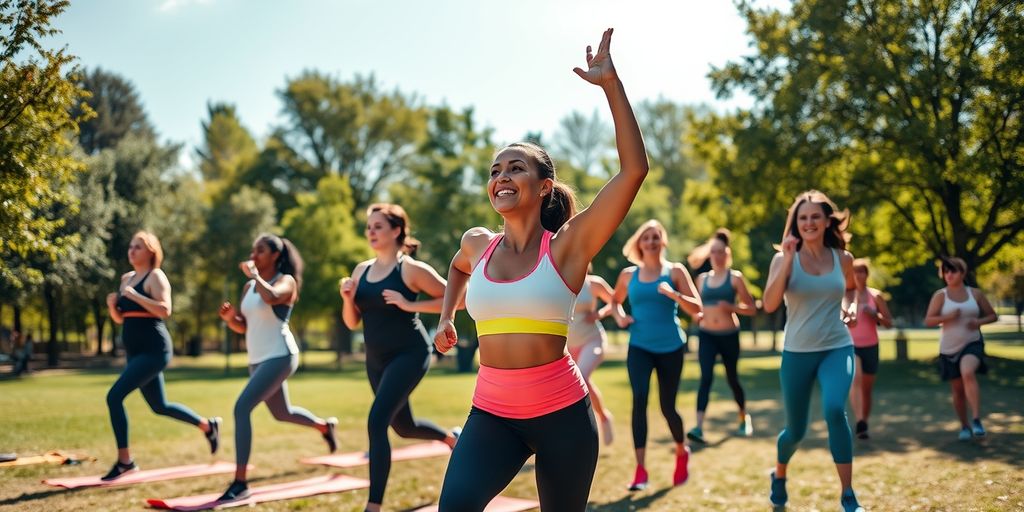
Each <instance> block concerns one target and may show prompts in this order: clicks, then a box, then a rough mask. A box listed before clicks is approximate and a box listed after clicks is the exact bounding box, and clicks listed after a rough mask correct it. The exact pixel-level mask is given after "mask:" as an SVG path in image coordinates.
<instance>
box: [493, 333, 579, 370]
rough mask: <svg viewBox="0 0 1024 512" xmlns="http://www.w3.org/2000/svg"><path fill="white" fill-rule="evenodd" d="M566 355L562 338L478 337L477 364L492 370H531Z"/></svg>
mask: <svg viewBox="0 0 1024 512" xmlns="http://www.w3.org/2000/svg"><path fill="white" fill-rule="evenodd" d="M567 354H568V352H567V351H566V349H565V336H556V335H554V334H525V333H509V334H490V335H487V336H481V337H480V364H482V365H485V366H490V367H492V368H503V369H515V368H532V367H534V366H541V365H544V364H548V363H550V362H553V361H557V360H559V359H561V358H563V357H565V356H566V355H567Z"/></svg>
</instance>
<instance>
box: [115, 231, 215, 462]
mask: <svg viewBox="0 0 1024 512" xmlns="http://www.w3.org/2000/svg"><path fill="white" fill-rule="evenodd" d="M128 261H129V262H130V263H131V264H132V267H134V268H135V270H134V271H133V272H128V273H126V274H125V275H123V276H121V287H120V291H119V292H118V293H111V294H110V295H108V296H107V306H108V307H109V309H110V318H111V319H112V320H113V321H114V322H115V323H118V324H123V325H124V328H123V330H122V331H121V339H122V341H123V342H124V348H125V352H127V355H128V360H127V364H126V365H125V367H124V371H122V372H121V375H120V376H119V377H118V378H117V381H116V382H114V385H113V386H111V388H110V391H109V392H108V393H107V408H108V409H109V411H110V424H111V426H112V427H113V429H114V438H115V439H116V440H117V462H116V463H115V464H114V467H112V468H111V469H110V472H108V473H107V474H106V475H105V476H104V477H103V480H114V479H116V478H118V477H120V476H121V475H123V474H125V473H129V472H132V471H138V469H139V468H138V466H136V465H135V461H134V460H132V456H131V453H130V452H129V450H128V416H127V415H126V414H125V410H124V403H123V402H124V399H125V397H127V396H128V394H130V393H131V392H132V391H135V390H136V389H138V390H139V391H141V392H142V396H143V397H144V398H145V399H146V403H148V404H149V407H150V408H151V409H153V412H155V413H157V414H159V415H161V416H168V417H171V418H174V419H176V420H178V421H183V422H185V423H189V424H192V425H195V426H197V427H199V429H200V430H202V431H203V434H204V435H205V436H206V440H207V441H208V442H209V443H210V453H216V452H217V445H218V441H219V439H218V438H219V430H220V429H219V428H218V427H219V425H220V418H201V417H199V415H197V414H196V413H195V412H193V411H192V410H191V409H189V408H188V407H185V406H184V405H181V404H176V403H169V402H167V397H166V394H165V392H164V374H163V370H164V368H166V367H167V364H168V363H170V361H171V354H172V350H171V335H170V334H169V333H168V332H167V326H166V325H165V324H164V319H166V318H167V317H169V316H170V315H171V285H170V283H169V282H168V281H167V276H165V275H164V272H163V271H162V270H160V264H161V262H162V261H163V250H162V249H161V247H160V240H158V239H157V238H156V236H155V235H153V234H152V233H148V232H145V231H140V232H138V233H136V234H135V236H134V237H132V241H131V244H130V245H129V247H128ZM147 285H148V286H147Z"/></svg>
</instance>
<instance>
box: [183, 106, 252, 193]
mask: <svg viewBox="0 0 1024 512" xmlns="http://www.w3.org/2000/svg"><path fill="white" fill-rule="evenodd" d="M206 110H207V112H208V115H209V119H208V120H206V121H203V123H202V127H203V146H202V147H200V148H197V149H196V155H197V156H198V157H199V172H200V173H202V175H203V178H204V180H205V181H206V182H207V183H208V184H210V185H211V186H214V187H215V188H216V185H218V184H220V185H224V184H231V183H233V182H234V181H235V180H236V179H237V178H238V176H239V175H240V174H241V173H243V172H245V171H246V170H247V169H248V168H249V167H251V166H252V165H253V164H254V163H255V162H256V158H257V156H258V155H259V148H258V147H257V146H256V141H255V140H254V139H253V138H252V134H250V133H249V130H247V129H245V127H244V126H242V122H241V120H240V119H239V118H238V113H237V111H236V109H235V106H234V105H231V104H227V103H210V104H208V105H207V106H206ZM213 193H216V192H215V191H213Z"/></svg>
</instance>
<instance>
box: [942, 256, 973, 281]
mask: <svg viewBox="0 0 1024 512" xmlns="http://www.w3.org/2000/svg"><path fill="white" fill-rule="evenodd" d="M939 262H940V264H939V277H940V278H941V277H942V272H943V271H946V270H952V271H954V272H959V273H961V274H964V276H965V277H966V275H967V262H966V261H964V260H963V259H961V258H957V257H954V256H940V257H939Z"/></svg>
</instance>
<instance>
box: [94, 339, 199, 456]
mask: <svg viewBox="0 0 1024 512" xmlns="http://www.w3.org/2000/svg"><path fill="white" fill-rule="evenodd" d="M170 361H171V354H170V353H169V352H148V353H141V354H134V355H130V356H128V364H127V365H126V366H125V367H124V371H123V372H121V375H120V376H119V377H118V378H117V380H116V381H114V385H113V386H111V387H110V391H108V392H107V408H108V409H109V410H110V425H111V426H112V427H114V438H115V439H117V447H118V449H122V448H128V415H127V414H125V411H124V399H125V397H127V396H128V394H129V393H131V392H132V391H135V390H136V389H138V390H139V391H141V392H142V396H143V398H145V399H146V403H147V404H149V408H150V409H153V412H155V413H157V414H159V415H161V416H169V417H171V418H174V419H176V420H178V421H184V422H185V423H188V424H191V425H196V426H198V425H199V423H200V422H202V418H200V417H199V415H198V414H196V413H195V412H193V411H192V409H189V408H188V407H185V406H184V405H181V404H176V403H173V402H171V403H169V402H168V401H167V396H166V394H165V392H164V374H163V370H164V368H166V367H167V363H169V362H170Z"/></svg>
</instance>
